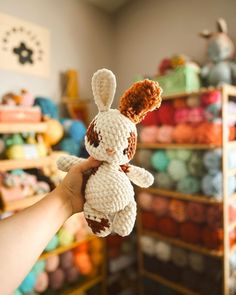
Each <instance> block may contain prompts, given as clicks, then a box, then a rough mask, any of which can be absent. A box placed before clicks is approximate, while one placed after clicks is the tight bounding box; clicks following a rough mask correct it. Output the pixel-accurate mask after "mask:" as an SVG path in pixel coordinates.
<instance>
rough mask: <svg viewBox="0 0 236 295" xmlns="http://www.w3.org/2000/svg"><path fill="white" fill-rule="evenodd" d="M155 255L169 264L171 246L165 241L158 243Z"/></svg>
mask: <svg viewBox="0 0 236 295" xmlns="http://www.w3.org/2000/svg"><path fill="white" fill-rule="evenodd" d="M154 251H155V255H156V257H157V258H158V259H159V260H160V261H163V262H168V261H170V257H171V252H172V250H171V246H170V244H168V243H165V242H163V241H157V242H156V243H155V247H154Z"/></svg>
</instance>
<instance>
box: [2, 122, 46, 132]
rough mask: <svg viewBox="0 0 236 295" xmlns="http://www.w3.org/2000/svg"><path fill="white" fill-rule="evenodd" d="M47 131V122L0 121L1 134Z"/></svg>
mask: <svg viewBox="0 0 236 295" xmlns="http://www.w3.org/2000/svg"><path fill="white" fill-rule="evenodd" d="M46 131H47V123H45V122H40V123H0V134H8V133H21V132H38V133H44V132H46Z"/></svg>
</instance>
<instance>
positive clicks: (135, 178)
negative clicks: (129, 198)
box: [126, 165, 154, 187]
mask: <svg viewBox="0 0 236 295" xmlns="http://www.w3.org/2000/svg"><path fill="white" fill-rule="evenodd" d="M126 175H127V176H128V178H129V179H130V180H131V181H132V182H133V183H134V184H136V185H137V186H140V187H149V186H150V185H152V184H153V181H154V177H153V176H152V174H151V173H150V172H148V171H147V170H146V169H144V168H141V167H138V166H134V165H128V168H127V170H126Z"/></svg>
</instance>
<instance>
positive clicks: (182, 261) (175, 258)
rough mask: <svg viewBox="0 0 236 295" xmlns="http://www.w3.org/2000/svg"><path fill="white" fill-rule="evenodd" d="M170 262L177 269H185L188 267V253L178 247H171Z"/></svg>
mask: <svg viewBox="0 0 236 295" xmlns="http://www.w3.org/2000/svg"><path fill="white" fill-rule="evenodd" d="M171 261H172V262H173V263H174V264H175V265H176V266H178V267H186V266H187V265H188V253H187V251H186V250H184V249H182V248H179V247H172V249H171Z"/></svg>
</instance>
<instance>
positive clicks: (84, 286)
mask: <svg viewBox="0 0 236 295" xmlns="http://www.w3.org/2000/svg"><path fill="white" fill-rule="evenodd" d="M103 279H104V278H103V276H102V275H100V276H97V277H93V278H90V279H86V280H85V281H84V282H82V283H81V284H78V285H76V286H74V287H72V288H69V289H67V290H66V291H63V292H62V293H60V295H81V294H83V293H84V292H86V291H88V290H89V289H90V288H92V287H94V286H95V285H97V284H99V283H101V282H102V281H103Z"/></svg>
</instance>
